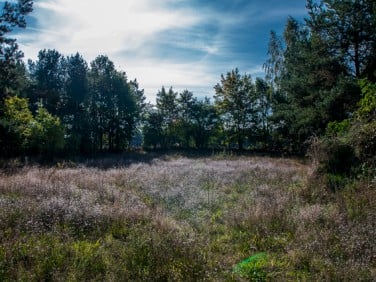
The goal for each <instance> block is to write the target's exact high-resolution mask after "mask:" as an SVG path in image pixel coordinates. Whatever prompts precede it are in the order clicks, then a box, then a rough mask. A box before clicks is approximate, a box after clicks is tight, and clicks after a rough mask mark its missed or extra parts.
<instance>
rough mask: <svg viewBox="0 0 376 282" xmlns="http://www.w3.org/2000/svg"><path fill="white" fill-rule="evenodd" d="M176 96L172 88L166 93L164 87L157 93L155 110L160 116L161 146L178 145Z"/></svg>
mask: <svg viewBox="0 0 376 282" xmlns="http://www.w3.org/2000/svg"><path fill="white" fill-rule="evenodd" d="M177 96H178V93H176V92H175V91H174V90H173V89H172V87H170V88H169V90H168V91H166V89H165V88H164V87H162V89H161V90H160V91H158V93H157V110H158V113H159V114H160V115H161V116H162V118H163V122H162V136H163V140H162V146H163V147H171V146H173V145H174V144H176V143H178V138H177V134H176V129H177V127H176V125H177V121H178V107H177Z"/></svg>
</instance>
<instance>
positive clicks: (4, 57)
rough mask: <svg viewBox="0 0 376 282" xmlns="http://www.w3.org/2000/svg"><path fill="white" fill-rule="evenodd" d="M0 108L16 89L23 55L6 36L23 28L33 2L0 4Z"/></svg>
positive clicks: (19, 1) (19, 0) (14, 40)
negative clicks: (14, 30) (16, 29)
mask: <svg viewBox="0 0 376 282" xmlns="http://www.w3.org/2000/svg"><path fill="white" fill-rule="evenodd" d="M0 8H1V14H0V106H1V105H2V104H3V102H4V99H5V97H7V96H8V95H11V94H12V92H14V91H16V90H17V89H15V88H17V85H18V83H16V82H17V78H18V77H19V71H18V68H19V66H20V60H21V58H22V57H23V53H22V52H21V51H20V50H19V49H18V44H17V42H16V39H14V38H10V37H8V36H7V35H8V34H9V33H10V32H12V30H13V29H14V28H25V27H26V20H25V16H26V15H27V14H29V13H30V12H31V11H32V10H33V1H31V0H18V1H16V2H15V1H11V2H8V1H6V2H3V3H0Z"/></svg>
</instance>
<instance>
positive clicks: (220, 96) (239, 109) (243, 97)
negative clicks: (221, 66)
mask: <svg viewBox="0 0 376 282" xmlns="http://www.w3.org/2000/svg"><path fill="white" fill-rule="evenodd" d="M214 89H215V93H216V94H215V96H214V98H215V105H216V107H217V109H218V112H219V115H220V118H221V121H222V123H223V129H224V132H225V133H226V135H227V138H228V141H229V142H230V143H231V142H236V144H237V147H238V149H239V150H243V149H244V145H245V144H244V143H245V141H246V136H247V133H249V131H250V130H252V125H253V124H254V123H255V119H256V104H257V98H256V92H255V86H254V85H253V83H252V80H251V77H250V76H249V75H243V76H241V75H240V74H239V70H238V69H235V70H232V71H231V72H228V73H227V74H226V76H224V75H222V76H221V83H220V84H217V85H216V86H215V87H214Z"/></svg>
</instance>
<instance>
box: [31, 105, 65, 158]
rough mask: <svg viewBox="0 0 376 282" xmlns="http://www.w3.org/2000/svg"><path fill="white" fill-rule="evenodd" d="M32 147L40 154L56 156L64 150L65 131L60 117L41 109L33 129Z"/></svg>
mask: <svg viewBox="0 0 376 282" xmlns="http://www.w3.org/2000/svg"><path fill="white" fill-rule="evenodd" d="M31 130H32V142H31V143H32V145H31V146H32V147H33V148H35V149H36V150H37V151H38V152H39V153H40V154H42V155H46V156H47V155H48V154H52V155H54V154H56V153H57V152H59V151H61V150H62V149H63V148H64V134H65V129H64V127H63V125H62V124H61V122H60V119H59V118H58V117H55V116H53V115H51V114H50V113H49V112H48V111H47V109H45V108H44V107H39V109H38V111H37V114H36V116H35V123H33V125H32V127H31Z"/></svg>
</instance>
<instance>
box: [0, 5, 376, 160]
mask: <svg viewBox="0 0 376 282" xmlns="http://www.w3.org/2000/svg"><path fill="white" fill-rule="evenodd" d="M32 4H33V1H30V0H19V1H18V2H10V3H9V2H5V4H4V6H3V9H2V14H1V16H0V46H1V47H0V67H1V68H0V95H1V97H0V147H1V154H2V155H4V156H10V155H20V154H42V155H43V154H49V155H51V154H52V155H53V154H57V153H64V154H66V153H70V154H77V153H81V154H95V153H98V152H103V151H112V152H114V151H115V152H116V151H123V150H128V149H130V148H132V147H140V146H144V147H146V148H176V147H177V148H199V149H208V148H213V149H223V148H227V149H238V150H246V149H247V150H262V151H265V152H287V153H298V154H301V153H305V152H307V149H308V147H309V146H310V144H311V143H312V142H311V143H310V142H309V141H310V140H311V141H312V139H313V137H320V136H321V137H323V136H328V134H329V133H328V132H333V128H336V130H337V131H341V128H342V131H343V132H347V133H346V134H347V135H349V134H350V133H349V132H350V131H351V130H350V129H349V128H351V124H355V123H356V122H357V123H359V119H358V120H357V121H355V116H357V113H358V112H359V108H360V107H362V105H363V108H364V107H368V108H370V110H368V115H369V116H368V117H364V116H363V118H362V119H361V120H362V122H361V124H362V125H364V126H365V125H366V126H368V127H372V130H375V128H376V127H374V126H375V125H374V122H373V118H374V115H375V110H374V108H372V107H374V104H372V103H374V95H375V93H374V92H372V91H373V90H370V89H374V85H375V82H376V40H375V39H376V38H375V37H376V16H375V14H376V12H375V11H376V4H375V3H374V1H372V0H352V1H342V0H326V1H324V0H323V1H319V2H318V1H311V0H308V1H307V4H306V6H307V11H308V14H307V17H306V19H305V20H304V22H298V21H297V20H295V19H294V18H291V17H289V18H288V19H287V22H286V25H285V29H284V32H283V34H282V35H278V34H276V33H275V32H274V31H272V32H271V34H270V41H269V45H268V48H267V54H268V60H267V61H266V62H265V64H264V69H265V73H266V75H265V77H264V78H256V79H255V80H253V79H252V78H251V76H250V75H248V74H242V73H241V72H240V71H239V70H238V69H233V70H231V71H229V72H228V73H227V74H223V75H222V76H221V77H220V81H219V82H218V84H216V85H215V86H214V90H215V95H214V97H213V98H214V99H213V100H211V99H209V98H203V99H199V98H197V97H195V96H194V94H193V93H192V92H190V91H189V90H184V91H182V92H181V93H177V92H175V91H174V89H173V88H172V87H171V88H169V89H166V88H165V87H162V88H161V90H159V92H158V93H157V99H156V104H150V103H146V99H145V95H144V91H143V90H142V88H141V87H140V86H139V83H138V81H137V80H136V79H135V80H129V79H128V77H127V75H126V73H125V72H122V71H119V70H117V69H116V68H115V66H114V63H113V62H112V61H111V60H110V59H109V58H108V57H107V56H103V55H100V56H98V57H97V58H95V59H94V60H93V61H92V62H90V64H88V63H87V62H86V61H85V60H84V59H83V57H82V56H81V55H80V54H79V53H77V54H75V55H71V56H67V57H66V56H63V55H62V54H60V53H59V52H58V51H57V50H41V51H40V52H39V54H38V59H37V60H36V61H30V60H29V61H28V63H27V64H25V63H24V62H23V61H22V52H21V51H20V50H19V49H18V46H17V43H16V40H14V39H11V38H10V37H9V33H11V31H12V29H14V28H15V27H17V28H25V27H26V22H25V16H26V15H27V14H28V13H30V12H31V11H32ZM367 93H368V94H367ZM370 93H371V94H370ZM365 104H367V106H364V105H365ZM363 110H364V109H363ZM358 116H359V115H358ZM344 123H347V124H349V126H348V127H346V128H347V129H344V128H345V127H344V126H341V125H343V124H344ZM330 130H331V131H330ZM343 132H342V133H340V132H337V133H336V134H337V135H338V134H343ZM346 134H345V135H346ZM364 138H366V140H363V141H364V142H366V143H367V146H371V147H372V146H375V143H374V142H375V137H374V136H373V135H371V136H368V137H364ZM367 138H368V139H367ZM372 138H373V139H372ZM372 142H373V143H372ZM372 148H374V147H372ZM355 149H356V148H355ZM355 149H354V150H355ZM356 150H358V149H356ZM358 151H359V150H358Z"/></svg>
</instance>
